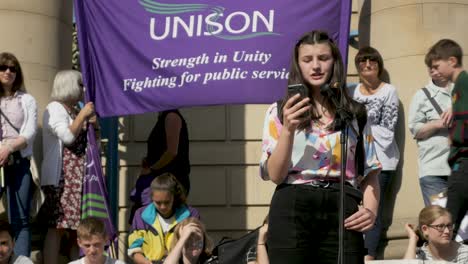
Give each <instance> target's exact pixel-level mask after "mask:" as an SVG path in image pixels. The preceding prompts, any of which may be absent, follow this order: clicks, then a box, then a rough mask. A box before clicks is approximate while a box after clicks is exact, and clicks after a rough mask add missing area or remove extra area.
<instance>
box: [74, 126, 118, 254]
mask: <svg viewBox="0 0 468 264" xmlns="http://www.w3.org/2000/svg"><path fill="white" fill-rule="evenodd" d="M87 137H88V146H87V148H86V173H85V177H84V179H83V197H82V201H81V219H85V218H87V217H90V216H94V217H98V218H101V219H102V221H103V222H104V223H105V225H106V231H107V234H108V235H109V238H110V241H109V242H110V246H111V247H110V248H109V249H110V252H111V253H113V254H112V255H113V256H115V254H116V252H117V246H116V245H117V244H116V239H117V231H116V230H115V227H114V224H113V222H112V217H111V211H110V207H109V201H108V195H107V188H106V183H105V180H104V174H103V172H102V166H101V156H100V155H99V148H98V145H97V143H96V134H95V133H94V129H93V126H92V125H90V126H89V127H88V135H87Z"/></svg>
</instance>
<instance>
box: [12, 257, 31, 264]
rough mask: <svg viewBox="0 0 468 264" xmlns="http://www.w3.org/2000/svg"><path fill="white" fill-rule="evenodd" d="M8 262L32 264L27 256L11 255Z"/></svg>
mask: <svg viewBox="0 0 468 264" xmlns="http://www.w3.org/2000/svg"><path fill="white" fill-rule="evenodd" d="M8 264H34V262H32V260H31V259H29V258H28V257H25V256H21V255H20V256H17V255H13V256H12V257H11V259H10V261H9V262H8Z"/></svg>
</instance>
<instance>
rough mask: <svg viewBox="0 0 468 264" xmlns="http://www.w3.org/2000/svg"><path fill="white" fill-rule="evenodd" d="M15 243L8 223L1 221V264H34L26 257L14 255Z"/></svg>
mask: <svg viewBox="0 0 468 264" xmlns="http://www.w3.org/2000/svg"><path fill="white" fill-rule="evenodd" d="M14 247H15V242H14V241H13V231H12V229H11V226H10V224H9V223H8V222H6V221H3V220H1V221H0V264H33V262H32V261H31V260H30V259H29V258H27V257H25V256H17V255H15V254H14V253H13V248H14Z"/></svg>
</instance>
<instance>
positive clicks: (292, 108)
mask: <svg viewBox="0 0 468 264" xmlns="http://www.w3.org/2000/svg"><path fill="white" fill-rule="evenodd" d="M300 97H301V96H300V94H296V95H294V96H292V97H291V98H289V99H288V100H287V101H286V103H285V104H284V106H283V127H285V128H287V129H288V130H289V131H290V132H294V131H295V130H296V129H297V127H298V126H299V124H300V123H301V122H302V121H303V119H302V115H303V114H304V113H306V112H307V111H309V109H310V104H309V101H310V98H309V97H306V98H304V99H302V100H300Z"/></svg>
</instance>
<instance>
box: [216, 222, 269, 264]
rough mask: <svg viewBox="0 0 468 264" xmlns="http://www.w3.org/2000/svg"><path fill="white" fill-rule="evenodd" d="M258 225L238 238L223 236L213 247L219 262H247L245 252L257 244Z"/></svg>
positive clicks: (220, 263)
mask: <svg viewBox="0 0 468 264" xmlns="http://www.w3.org/2000/svg"><path fill="white" fill-rule="evenodd" d="M259 229H260V227H258V228H257V229H255V230H253V231H250V232H249V233H247V234H245V235H244V236H242V237H240V238H238V239H232V238H227V237H223V238H222V239H221V241H220V242H219V243H218V245H216V246H215V248H214V249H213V255H214V256H217V257H218V263H219V264H247V253H248V252H249V250H250V248H252V247H256V246H257V241H258V232H259Z"/></svg>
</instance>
